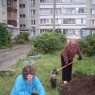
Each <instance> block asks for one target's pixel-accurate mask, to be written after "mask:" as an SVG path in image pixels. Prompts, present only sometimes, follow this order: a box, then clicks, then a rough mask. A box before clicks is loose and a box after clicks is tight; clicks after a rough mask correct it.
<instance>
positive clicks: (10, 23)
mask: <svg viewBox="0 0 95 95" xmlns="http://www.w3.org/2000/svg"><path fill="white" fill-rule="evenodd" d="M0 23H2V24H5V25H6V26H7V27H8V30H9V31H11V32H12V38H14V37H15V36H16V35H18V34H19V0H0Z"/></svg>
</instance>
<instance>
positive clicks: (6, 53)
mask: <svg viewBox="0 0 95 95" xmlns="http://www.w3.org/2000/svg"><path fill="white" fill-rule="evenodd" d="M30 48H31V47H30V46H29V45H17V46H13V47H12V48H9V49H5V50H1V51H0V70H3V69H7V68H9V67H10V66H11V65H12V64H15V63H16V61H17V60H18V59H20V58H24V57H25V56H26V54H27V52H28V51H29V50H30Z"/></svg>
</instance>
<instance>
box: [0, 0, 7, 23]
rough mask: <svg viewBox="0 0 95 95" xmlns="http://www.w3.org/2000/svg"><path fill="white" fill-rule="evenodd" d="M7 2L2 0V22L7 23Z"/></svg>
mask: <svg viewBox="0 0 95 95" xmlns="http://www.w3.org/2000/svg"><path fill="white" fill-rule="evenodd" d="M6 5H7V2H6V0H0V23H4V24H7V7H6Z"/></svg>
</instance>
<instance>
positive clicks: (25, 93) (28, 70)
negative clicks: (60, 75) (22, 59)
mask: <svg viewBox="0 0 95 95" xmlns="http://www.w3.org/2000/svg"><path fill="white" fill-rule="evenodd" d="M34 88H35V89H36V90H37V93H38V94H36V93H33V89H34ZM10 95H45V90H44V88H43V86H42V84H41V82H40V80H39V78H38V77H36V76H35V68H34V67H33V66H32V65H26V66H25V67H24V68H23V69H22V75H19V76H18V77H17V78H16V81H15V84H14V87H13V89H12V91H11V93H10Z"/></svg>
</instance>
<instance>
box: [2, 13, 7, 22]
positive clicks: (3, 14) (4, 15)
mask: <svg viewBox="0 0 95 95" xmlns="http://www.w3.org/2000/svg"><path fill="white" fill-rule="evenodd" d="M2 16H3V21H6V13H5V12H2Z"/></svg>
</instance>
